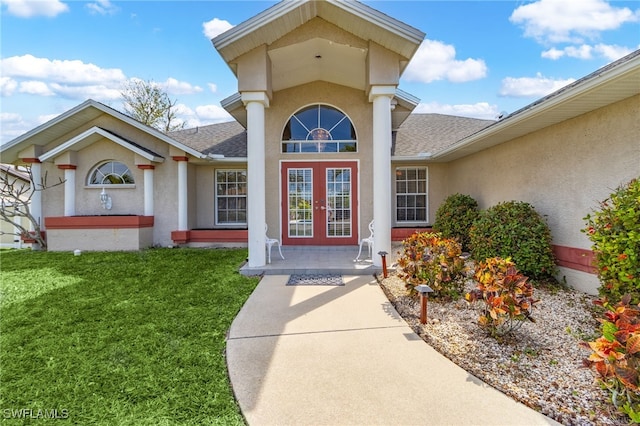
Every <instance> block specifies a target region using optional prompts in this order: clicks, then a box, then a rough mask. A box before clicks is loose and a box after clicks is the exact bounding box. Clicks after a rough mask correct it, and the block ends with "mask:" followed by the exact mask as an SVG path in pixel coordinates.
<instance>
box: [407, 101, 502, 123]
mask: <svg viewBox="0 0 640 426" xmlns="http://www.w3.org/2000/svg"><path fill="white" fill-rule="evenodd" d="M414 112H416V113H434V114H447V115H456V116H461V117H470V118H480V119H484V120H495V119H496V117H497V116H498V114H499V111H498V107H497V106H496V105H489V104H488V103H487V102H478V103H475V104H459V105H450V104H441V103H438V102H429V103H421V104H419V105H418V106H417V107H416V109H415V110H414Z"/></svg>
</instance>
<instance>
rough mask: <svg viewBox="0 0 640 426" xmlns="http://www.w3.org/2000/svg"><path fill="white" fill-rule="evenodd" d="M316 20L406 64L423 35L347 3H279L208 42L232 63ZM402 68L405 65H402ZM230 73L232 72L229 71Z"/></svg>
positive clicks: (346, 0)
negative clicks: (404, 59) (388, 51)
mask: <svg viewBox="0 0 640 426" xmlns="http://www.w3.org/2000/svg"><path fill="white" fill-rule="evenodd" d="M315 17H320V18H322V19H324V20H326V21H328V22H330V23H332V24H334V25H336V26H337V27H339V28H342V29H343V30H345V31H348V32H350V33H351V34H354V35H355V36H357V37H359V38H361V39H363V40H371V41H374V42H375V43H377V44H379V45H381V46H383V47H385V48H387V49H389V50H391V51H393V52H396V53H397V54H399V55H400V56H402V57H404V58H406V59H407V62H408V60H409V59H411V57H412V56H413V54H414V53H415V51H416V50H417V48H418V46H419V45H420V43H421V42H422V39H423V38H424V35H425V34H424V33H423V32H422V31H420V30H417V29H415V28H413V27H411V26H409V25H407V24H405V23H403V22H401V21H398V20H396V19H393V18H391V17H389V16H387V15H385V14H383V13H381V12H378V11H377V10H375V9H373V8H370V7H368V6H366V5H364V4H362V3H359V2H356V1H351V0H317V1H314V0H300V1H283V2H280V3H278V4H276V5H275V6H272V7H271V8H269V9H267V10H265V11H264V12H262V13H260V14H258V15H256V16H255V17H253V18H251V19H249V20H247V21H245V22H243V23H241V24H239V25H237V26H236V27H234V28H232V29H230V30H228V31H226V32H224V33H222V34H220V35H219V36H217V37H216V38H214V39H213V40H212V42H213V45H214V46H215V48H216V49H217V50H218V52H219V53H220V55H221V56H222V57H223V59H224V60H225V61H226V62H227V63H228V64H230V65H231V62H233V60H234V59H236V58H238V57H239V56H241V55H243V54H245V53H247V52H249V51H251V50H253V49H255V48H256V47H258V46H261V45H264V44H266V45H270V44H271V43H273V42H275V41H276V40H278V39H280V38H281V37H283V36H285V35H286V34H288V33H290V32H291V31H293V30H295V29H296V28H298V27H299V26H301V25H303V24H304V23H306V22H308V21H309V20H311V19H313V18H315ZM404 65H405V66H406V63H405V64H404ZM232 70H233V71H234V73H235V72H236V70H235V69H234V68H233V67H232Z"/></svg>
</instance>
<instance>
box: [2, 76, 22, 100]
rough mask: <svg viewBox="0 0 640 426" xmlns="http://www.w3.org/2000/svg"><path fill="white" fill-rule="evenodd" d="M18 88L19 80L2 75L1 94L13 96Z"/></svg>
mask: <svg viewBox="0 0 640 426" xmlns="http://www.w3.org/2000/svg"><path fill="white" fill-rule="evenodd" d="M17 88H18V82H17V81H15V80H14V79H12V78H9V77H0V96H11V95H13V92H15V90H16V89H17Z"/></svg>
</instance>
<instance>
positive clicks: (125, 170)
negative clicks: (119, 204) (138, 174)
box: [89, 161, 135, 186]
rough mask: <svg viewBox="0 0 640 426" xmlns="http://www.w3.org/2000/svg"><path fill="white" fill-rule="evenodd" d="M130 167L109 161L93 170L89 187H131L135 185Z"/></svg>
mask: <svg viewBox="0 0 640 426" xmlns="http://www.w3.org/2000/svg"><path fill="white" fill-rule="evenodd" d="M134 183H135V182H134V180H133V175H132V174H131V171H130V170H129V167H127V166H126V165H124V164H122V163H120V162H118V161H107V162H104V163H102V164H100V165H99V166H98V167H96V168H95V169H93V172H91V174H90V175H89V185H97V186H104V185H129V184H131V185H132V184H134Z"/></svg>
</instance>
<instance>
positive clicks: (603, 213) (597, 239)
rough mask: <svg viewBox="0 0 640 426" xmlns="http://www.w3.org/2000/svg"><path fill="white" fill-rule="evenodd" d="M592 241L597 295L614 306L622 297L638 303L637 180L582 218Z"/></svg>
mask: <svg viewBox="0 0 640 426" xmlns="http://www.w3.org/2000/svg"><path fill="white" fill-rule="evenodd" d="M584 219H585V220H586V221H587V227H586V228H585V229H583V230H582V231H583V232H585V233H586V234H587V236H588V237H589V239H590V240H591V241H592V242H593V246H592V249H593V251H594V252H595V265H596V267H597V269H598V278H599V279H600V282H601V284H602V285H601V286H600V288H599V292H600V295H601V296H603V297H606V298H607V299H609V301H611V302H613V303H615V302H618V301H620V300H621V299H622V296H623V295H625V294H629V295H631V303H632V304H634V305H636V304H638V303H640V180H638V179H633V180H632V181H631V182H629V183H628V184H626V185H623V186H620V187H619V188H617V189H616V190H615V191H614V192H613V193H612V194H611V195H610V196H609V198H607V199H606V200H604V201H603V202H601V203H600V210H598V211H595V212H594V213H593V215H587V216H586V217H585V218H584Z"/></svg>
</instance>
